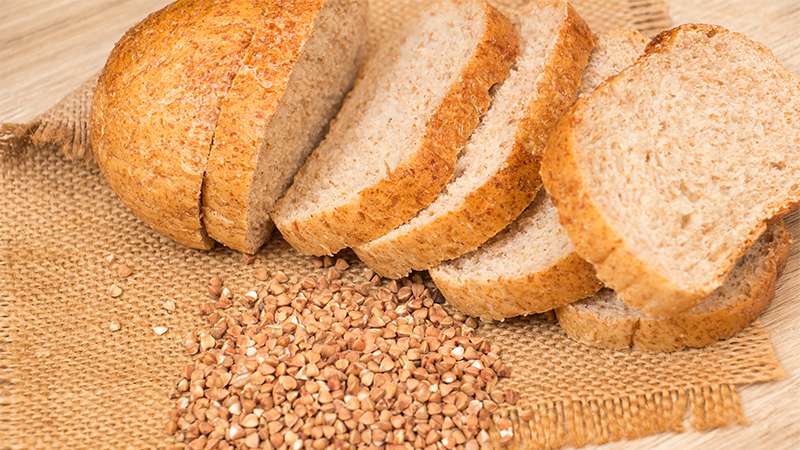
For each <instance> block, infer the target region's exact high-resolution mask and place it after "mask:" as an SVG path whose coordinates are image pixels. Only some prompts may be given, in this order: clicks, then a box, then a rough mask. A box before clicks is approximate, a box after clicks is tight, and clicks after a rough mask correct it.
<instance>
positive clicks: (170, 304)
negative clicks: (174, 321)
mask: <svg viewBox="0 0 800 450" xmlns="http://www.w3.org/2000/svg"><path fill="white" fill-rule="evenodd" d="M161 308H162V309H164V311H166V312H168V313H172V312H174V311H175V301H174V300H164V303H163V304H162V305H161Z"/></svg>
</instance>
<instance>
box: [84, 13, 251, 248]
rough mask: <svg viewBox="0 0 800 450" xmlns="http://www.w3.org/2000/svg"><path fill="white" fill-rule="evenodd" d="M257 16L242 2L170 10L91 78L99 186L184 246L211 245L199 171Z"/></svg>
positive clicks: (130, 36)
mask: <svg viewBox="0 0 800 450" xmlns="http://www.w3.org/2000/svg"><path fill="white" fill-rule="evenodd" d="M261 13H262V9H261V7H260V6H258V5H255V4H254V3H253V2H250V1H241V0H240V1H230V2H228V1H202V0H187V1H182V2H176V3H173V4H170V5H169V6H167V7H165V8H163V9H161V10H160V11H158V12H155V13H153V14H151V15H150V16H148V17H147V18H146V19H145V20H143V21H142V22H140V23H139V24H137V25H136V26H134V27H133V28H131V29H130V30H129V31H128V32H127V33H125V35H124V36H123V37H122V39H121V40H120V41H119V42H118V43H117V45H116V46H115V47H114V50H113V51H112V52H111V55H110V56H109V58H108V61H107V63H106V66H105V68H104V69H103V72H102V73H101V74H100V78H99V80H98V82H97V88H96V90H95V95H94V98H93V102H92V118H91V133H90V134H91V140H92V151H93V152H94V157H95V160H96V161H97V164H98V166H99V167H100V170H101V172H102V173H103V175H104V177H105V179H106V181H107V182H108V184H109V185H110V186H111V188H112V189H113V190H114V192H115V193H116V194H117V196H119V198H120V200H122V202H123V203H124V204H125V205H126V206H127V207H128V208H129V209H130V210H131V211H133V213H134V214H135V215H136V216H137V217H139V218H140V219H141V220H142V221H144V222H145V223H147V224H148V225H150V226H151V227H152V228H154V229H155V230H157V231H159V232H161V233H162V234H165V235H166V236H168V237H170V238H172V239H174V240H175V241H177V242H179V243H181V244H183V245H186V246H189V247H193V248H211V247H212V246H213V241H212V240H211V239H210V238H209V237H208V234H207V233H206V231H205V228H204V227H203V224H202V220H201V216H200V204H201V200H200V191H201V186H202V183H203V174H204V173H205V169H206V161H207V160H208V150H209V148H210V147H211V142H212V140H213V137H214V129H215V126H216V122H217V117H218V115H219V108H220V99H221V98H223V97H224V96H225V92H226V91H227V89H228V86H230V83H231V80H233V78H234V77H235V76H236V73H237V72H238V70H239V66H240V64H241V60H242V57H243V56H244V54H245V52H246V50H247V47H248V46H249V45H250V41H251V40H252V36H253V33H254V32H255V28H256V26H257V25H258V24H259V23H261ZM223 35H224V36H226V38H225V39H220V37H221V36H223Z"/></svg>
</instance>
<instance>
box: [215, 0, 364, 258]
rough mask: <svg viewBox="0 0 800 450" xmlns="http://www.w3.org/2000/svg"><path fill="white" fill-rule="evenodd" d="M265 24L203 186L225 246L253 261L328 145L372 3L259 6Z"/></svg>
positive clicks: (239, 78) (225, 103) (233, 90)
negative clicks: (303, 170) (308, 161)
mask: <svg viewBox="0 0 800 450" xmlns="http://www.w3.org/2000/svg"><path fill="white" fill-rule="evenodd" d="M260 3H262V4H263V5H264V8H265V10H266V11H265V21H264V25H263V27H262V28H261V29H259V30H257V32H256V33H255V35H254V36H253V41H252V42H251V44H250V45H249V47H248V49H247V52H246V54H245V56H244V62H243V65H242V67H241V69H240V70H239V72H238V73H237V75H236V77H235V78H234V80H233V83H232V84H231V87H230V88H229V89H228V92H227V95H226V96H225V98H224V99H223V100H222V102H221V111H220V116H219V120H218V122H217V128H216V132H215V135H214V142H213V144H212V146H211V153H210V155H209V160H208V167H207V169H206V176H205V181H204V184H203V220H204V224H205V226H206V230H207V231H208V234H209V235H210V236H211V238H213V239H214V240H216V241H217V242H220V243H222V244H225V245H226V246H228V247H231V248H234V249H236V250H239V251H242V252H245V253H254V252H255V251H256V250H258V248H259V247H261V245H262V244H263V243H264V241H265V240H266V239H267V238H268V237H269V235H270V231H271V230H272V221H271V220H270V212H271V211H272V208H273V207H274V205H275V202H276V201H277V200H278V198H279V197H280V196H281V195H283V193H284V191H285V190H286V188H287V187H288V186H289V184H290V183H291V180H292V176H293V175H294V174H295V172H297V169H298V168H299V167H300V165H301V164H302V163H303V161H304V160H305V158H306V157H307V156H308V154H309V153H310V152H311V150H312V149H313V148H314V147H315V146H316V145H317V144H318V143H319V141H320V140H321V138H322V133H323V132H324V130H325V128H326V126H327V124H328V122H329V121H330V120H331V118H332V117H333V116H334V114H335V113H336V111H337V110H338V108H339V105H340V103H341V100H342V98H343V97H344V94H345V93H346V92H347V91H348V90H349V89H350V87H351V86H352V83H353V81H354V79H355V77H356V73H357V70H358V67H359V60H360V58H361V56H362V54H363V49H364V41H365V39H366V36H367V1H366V0H326V1H323V0H303V1H293V2H260Z"/></svg>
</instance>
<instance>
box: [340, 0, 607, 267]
mask: <svg viewBox="0 0 800 450" xmlns="http://www.w3.org/2000/svg"><path fill="white" fill-rule="evenodd" d="M512 19H514V22H516V23H517V29H518V31H519V36H520V56H519V58H518V60H517V61H516V64H515V66H514V69H513V70H512V71H511V74H510V75H509V77H508V79H507V80H506V81H505V82H503V84H502V85H501V86H500V87H499V88H498V89H497V91H496V94H495V97H494V100H493V102H492V106H491V108H490V109H489V111H488V112H487V113H486V115H485V116H484V118H483V120H482V122H481V124H480V126H479V127H478V128H477V129H476V130H475V133H473V135H472V137H470V140H469V142H468V143H467V145H466V146H465V148H464V150H463V151H462V153H461V155H460V156H459V159H458V161H457V163H456V171H455V175H454V177H453V179H452V180H451V181H450V183H449V184H448V185H447V186H446V187H445V189H444V190H443V191H442V192H441V193H440V194H439V196H438V197H437V198H436V200H434V202H433V203H432V204H431V205H430V206H428V207H427V208H425V209H424V210H422V211H420V212H419V213H418V214H417V215H416V216H415V217H414V218H413V219H412V220H410V221H409V222H407V223H405V224H403V225H401V226H399V227H397V228H395V229H393V230H392V231H390V232H389V233H387V234H385V235H383V236H381V237H379V238H378V239H375V240H372V241H370V242H368V243H366V244H363V245H360V246H358V247H356V248H355V249H354V250H355V252H356V254H357V255H358V256H359V257H360V258H361V259H362V260H363V261H364V262H365V263H366V264H367V266H369V267H370V268H371V269H372V270H374V271H375V272H377V273H379V274H381V275H383V276H385V277H390V278H399V277H403V276H406V275H408V273H409V272H410V271H411V270H426V269H429V268H430V267H432V266H434V265H436V264H438V263H440V262H442V261H445V260H449V259H453V258H457V257H459V256H461V255H463V254H465V253H467V252H470V251H473V250H475V249H476V248H478V246H480V245H481V244H483V243H484V242H486V240H488V239H489V238H491V237H492V236H494V235H495V234H497V233H498V232H499V231H501V230H502V229H503V228H505V227H506V226H507V225H508V224H509V223H511V222H512V221H513V220H514V219H515V218H516V217H517V216H518V215H519V214H520V213H521V212H522V210H524V209H525V208H526V207H527V206H528V204H530V202H531V200H532V199H533V196H534V195H535V194H536V191H537V190H539V188H540V187H541V179H540V178H539V159H540V156H541V152H542V151H543V149H544V146H545V144H546V138H547V136H548V132H549V130H550V129H552V127H553V125H554V124H555V122H556V121H557V120H558V119H559V118H560V117H561V115H562V114H563V113H564V112H565V111H566V109H567V108H568V107H569V106H570V105H571V104H572V101H573V98H574V96H575V92H576V91H577V88H578V83H579V82H580V79H581V74H582V73H583V69H584V68H585V66H586V63H587V61H588V59H589V53H590V52H591V48H592V45H593V42H592V41H593V38H592V34H591V31H589V28H588V27H587V26H586V24H585V23H584V22H583V20H582V19H581V18H580V17H579V16H578V15H577V14H576V13H575V11H574V9H572V7H571V6H570V5H569V4H568V3H567V2H566V1H553V0H537V1H534V2H531V3H529V4H528V5H527V6H525V7H524V8H523V9H521V10H520V11H519V12H518V14H517V15H516V17H514V18H512Z"/></svg>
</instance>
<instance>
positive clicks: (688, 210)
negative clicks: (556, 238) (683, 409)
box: [542, 25, 800, 316]
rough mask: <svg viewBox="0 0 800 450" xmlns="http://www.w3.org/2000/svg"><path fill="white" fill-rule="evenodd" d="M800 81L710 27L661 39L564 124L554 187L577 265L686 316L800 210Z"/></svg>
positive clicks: (553, 154)
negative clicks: (780, 221) (775, 224)
mask: <svg viewBox="0 0 800 450" xmlns="http://www.w3.org/2000/svg"><path fill="white" fill-rule="evenodd" d="M798 144H800V81H798V78H797V76H796V75H794V74H793V73H791V72H789V71H787V70H786V69H785V68H784V67H783V66H782V65H781V64H780V62H779V61H778V60H777V59H776V58H775V57H774V56H773V55H772V54H771V53H770V52H769V50H767V49H766V48H764V47H763V46H761V45H759V44H757V43H755V42H753V41H751V40H749V39H747V38H746V37H744V36H742V35H740V34H737V33H733V32H730V31H728V30H725V29H723V28H720V27H716V26H710V25H684V26H681V27H678V28H676V29H674V30H671V31H668V32H665V33H663V34H661V35H660V36H659V37H658V38H656V39H655V40H654V42H653V43H651V44H650V45H649V46H648V49H647V51H646V54H645V56H643V57H642V58H641V59H639V60H638V61H637V63H636V64H634V65H633V66H631V67H629V68H628V69H626V70H624V71H623V72H622V73H620V74H619V75H617V76H616V77H614V78H612V79H610V80H608V81H607V82H606V83H604V84H602V85H601V86H600V87H599V88H598V89H597V90H595V91H594V93H593V94H592V95H590V96H588V97H586V98H584V99H582V100H580V101H578V103H577V104H576V105H575V106H574V108H573V109H572V110H571V112H570V113H568V114H567V115H566V116H565V117H564V118H563V119H562V120H561V122H560V124H559V126H558V128H557V131H556V133H554V136H553V138H552V139H551V142H550V143H549V145H548V149H547V150H546V151H545V157H544V160H543V164H542V177H543V180H544V183H545V187H546V188H547V190H548V191H549V192H550V194H551V195H552V196H553V199H554V202H555V204H556V206H557V208H558V210H559V213H560V218H561V222H562V224H563V225H564V227H565V228H566V230H567V232H568V233H569V235H570V237H571V238H572V240H573V242H574V243H575V246H576V249H577V251H578V253H579V254H580V255H581V256H583V257H585V258H586V259H587V260H588V261H590V262H591V263H592V264H593V265H594V266H595V269H596V271H597V275H598V277H599V278H600V279H601V280H602V281H603V282H604V283H605V284H606V285H607V286H609V287H610V288H613V289H614V290H615V291H616V292H617V295H618V296H619V297H620V298H621V299H622V300H624V301H625V303H627V304H628V305H629V306H631V307H634V308H636V309H639V310H641V311H642V312H643V313H645V314H649V315H657V316H665V315H676V314H679V313H680V312H682V311H686V310H687V309H689V308H691V307H692V306H694V305H696V304H698V303H699V302H702V301H703V299H704V298H705V297H707V296H708V295H710V294H711V293H712V292H713V291H714V290H715V289H717V288H718V287H720V286H721V285H722V283H723V282H724V280H725V278H726V277H727V275H728V274H729V273H730V271H731V269H732V268H733V266H734V265H735V263H736V261H737V260H738V259H739V258H740V257H741V256H742V255H743V254H744V253H745V252H746V251H747V249H748V248H749V247H750V246H751V245H752V243H753V242H754V241H755V240H756V239H757V238H758V237H759V236H760V235H761V234H762V233H763V232H764V230H765V228H766V226H767V222H768V221H769V220H771V219H773V218H774V217H776V216H780V215H781V214H783V213H785V212H787V211H789V210H791V209H792V208H794V207H795V206H796V204H797V203H798V201H800V145H798Z"/></svg>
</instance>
